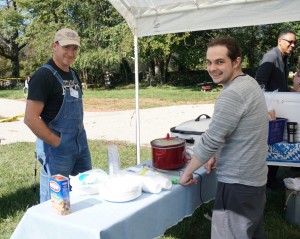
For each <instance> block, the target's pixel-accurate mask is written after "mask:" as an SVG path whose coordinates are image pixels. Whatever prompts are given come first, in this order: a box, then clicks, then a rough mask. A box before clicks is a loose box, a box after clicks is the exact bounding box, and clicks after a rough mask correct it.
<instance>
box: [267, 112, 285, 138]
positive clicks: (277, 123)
mask: <svg viewBox="0 0 300 239" xmlns="http://www.w3.org/2000/svg"><path fill="white" fill-rule="evenodd" d="M286 121H287V118H276V120H270V121H269V135H268V144H275V143H279V142H281V141H283V134H284V127H285V123H286Z"/></svg>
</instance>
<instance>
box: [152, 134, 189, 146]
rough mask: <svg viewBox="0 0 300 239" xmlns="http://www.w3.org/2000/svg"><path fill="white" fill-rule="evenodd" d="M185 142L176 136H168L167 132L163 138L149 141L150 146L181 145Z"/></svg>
mask: <svg viewBox="0 0 300 239" xmlns="http://www.w3.org/2000/svg"><path fill="white" fill-rule="evenodd" d="M184 143H185V140H183V139H181V138H177V137H170V135H169V134H167V136H166V137H165V138H160V139H155V140H152V141H151V146H154V147H170V146H172V147H174V146H181V145H183V144H184Z"/></svg>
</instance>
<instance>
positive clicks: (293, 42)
mask: <svg viewBox="0 0 300 239" xmlns="http://www.w3.org/2000/svg"><path fill="white" fill-rule="evenodd" d="M281 39H282V40H284V41H286V42H288V43H289V45H292V44H294V45H295V46H296V45H297V41H289V40H287V39H284V38H281Z"/></svg>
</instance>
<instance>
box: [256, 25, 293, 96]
mask: <svg viewBox="0 0 300 239" xmlns="http://www.w3.org/2000/svg"><path fill="white" fill-rule="evenodd" d="M295 46H296V34H295V32H293V31H291V30H283V31H281V32H280V33H279V35H278V44H277V47H274V48H273V49H271V50H270V51H268V52H267V53H266V54H265V55H264V56H263V58H262V60H261V61H260V64H259V67H258V69H257V72H256V77H255V79H256V80H257V82H258V84H259V85H261V86H262V88H264V89H265V91H274V90H278V91H279V92H289V91H290V88H289V86H288V75H289V69H288V64H287V58H288V56H289V55H290V54H291V53H292V51H293V50H294V48H295Z"/></svg>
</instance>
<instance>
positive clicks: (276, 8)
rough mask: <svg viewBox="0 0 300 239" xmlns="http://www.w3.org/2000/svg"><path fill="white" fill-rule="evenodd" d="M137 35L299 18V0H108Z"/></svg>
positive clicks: (249, 24) (270, 22)
mask: <svg viewBox="0 0 300 239" xmlns="http://www.w3.org/2000/svg"><path fill="white" fill-rule="evenodd" d="M109 1H110V3H111V4H112V5H113V6H114V7H115V9H116V10H117V11H118V12H119V13H120V14H121V15H122V16H123V17H124V19H125V20H126V22H127V23H128V25H129V27H130V28H131V30H132V32H133V34H134V35H135V36H137V37H142V36H151V35H159V34H167V33H176V32H189V31H200V30H207V29H220V28H228V27H242V26H253V25H262V24H272V23H280V22H289V21H298V20H299V18H300V17H299V5H300V1H299V0H109Z"/></svg>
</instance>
